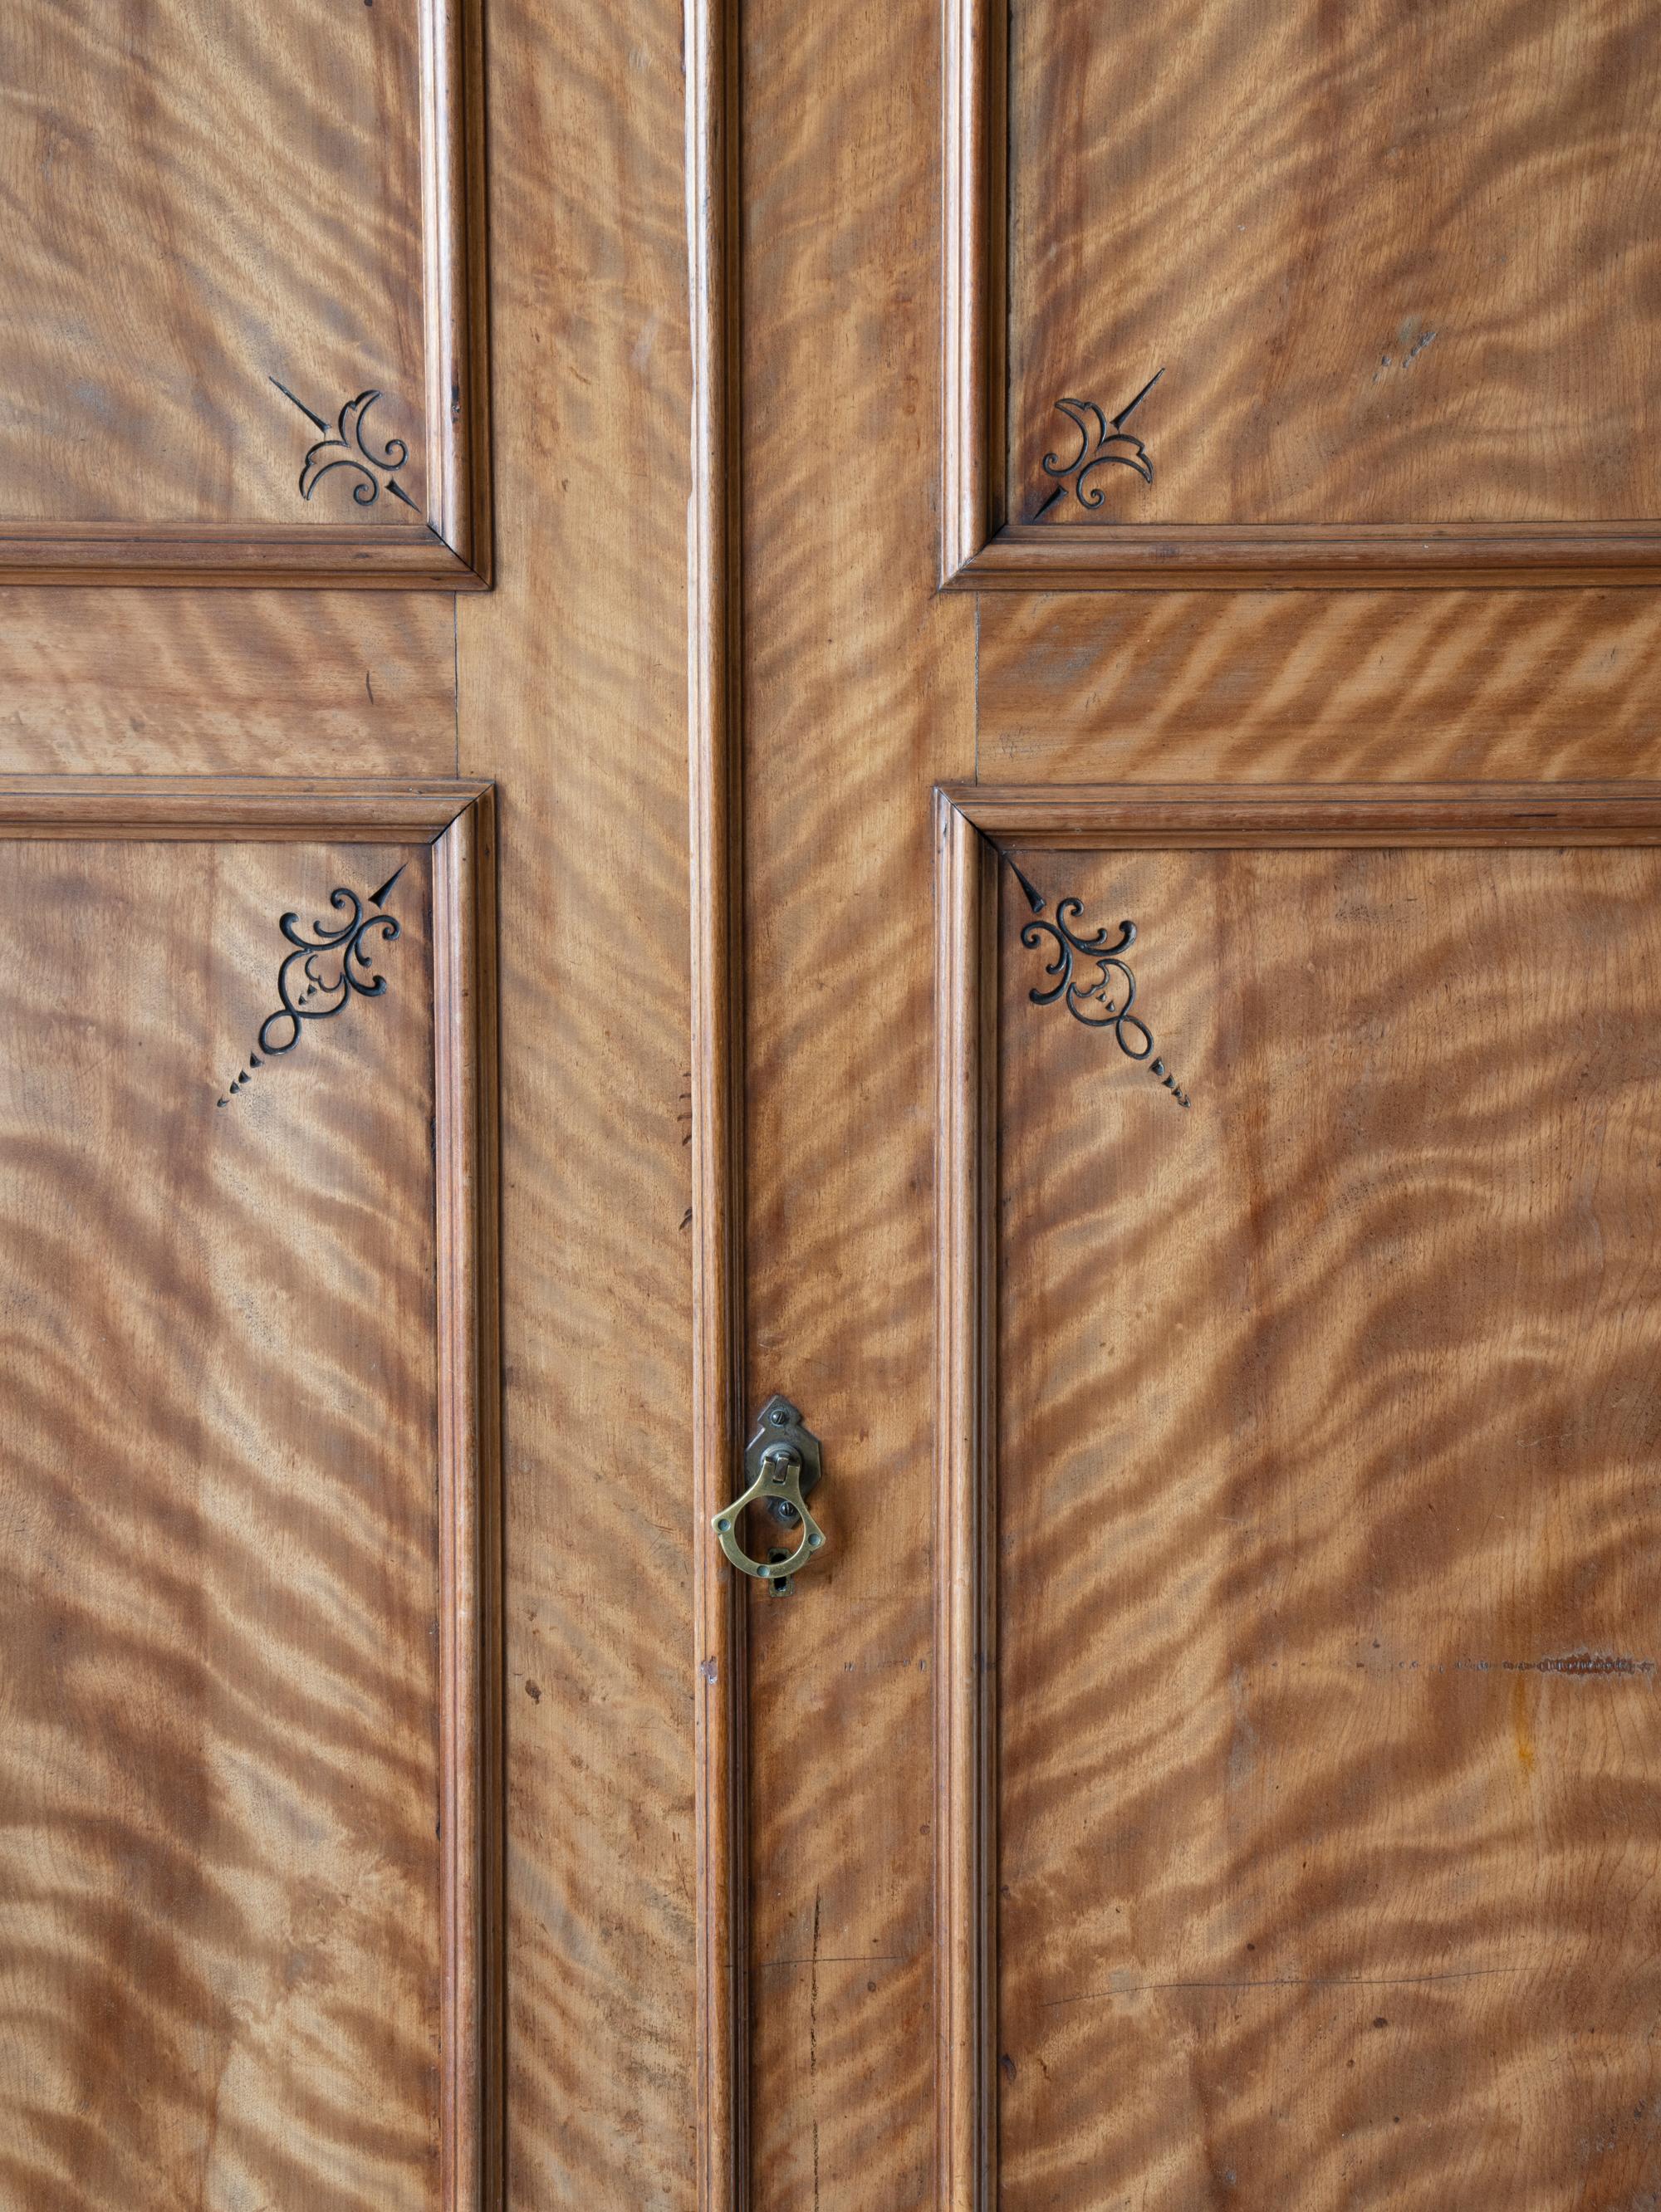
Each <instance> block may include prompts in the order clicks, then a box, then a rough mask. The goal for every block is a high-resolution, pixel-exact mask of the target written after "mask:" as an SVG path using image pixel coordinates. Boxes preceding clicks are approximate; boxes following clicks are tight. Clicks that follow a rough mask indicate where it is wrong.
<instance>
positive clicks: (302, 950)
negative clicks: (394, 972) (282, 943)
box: [219, 866, 404, 1106]
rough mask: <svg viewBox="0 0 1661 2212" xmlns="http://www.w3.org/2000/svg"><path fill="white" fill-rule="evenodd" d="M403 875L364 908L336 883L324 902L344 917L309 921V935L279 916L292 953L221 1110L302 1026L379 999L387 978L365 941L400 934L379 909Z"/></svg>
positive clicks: (293, 919)
mask: <svg viewBox="0 0 1661 2212" xmlns="http://www.w3.org/2000/svg"><path fill="white" fill-rule="evenodd" d="M403 872H404V870H403V868H402V867H401V866H400V867H398V868H395V869H394V870H393V872H392V874H391V875H390V876H388V877H387V878H386V882H385V883H384V884H381V886H380V890H374V891H371V892H370V893H369V897H368V909H366V908H365V905H364V902H363V901H362V899H361V898H359V896H357V893H356V891H351V890H346V888H345V887H344V884H339V885H337V886H336V888H335V889H334V890H332V891H331V892H330V894H329V903H330V905H331V906H332V907H333V908H334V909H335V911H336V913H337V914H338V915H342V916H344V919H343V920H342V921H339V922H338V923H335V922H332V921H313V924H312V926H311V929H310V932H309V933H307V931H306V930H304V929H302V927H301V921H300V916H299V915H297V914H285V915H283V917H282V919H281V920H280V921H279V922H278V923H277V927H278V928H279V929H280V930H281V931H282V933H283V936H284V937H285V938H286V939H288V941H289V944H290V945H292V946H293V947H294V950H293V951H291V952H288V953H285V954H284V955H283V961H282V963H281V965H280V966H279V967H278V969H277V998H278V999H279V1000H280V1001H281V1004H280V1005H278V1006H277V1007H276V1009H275V1010H274V1011H273V1012H271V1013H269V1014H267V1015H266V1017H265V1020H264V1021H263V1022H262V1023H261V1024H260V1025H259V1044H258V1049H257V1050H255V1051H253V1052H251V1053H250V1054H249V1055H248V1061H247V1065H246V1067H244V1068H242V1069H241V1070H240V1072H239V1073H238V1074H237V1075H236V1077H235V1078H234V1080H233V1081H232V1082H231V1083H230V1084H229V1085H228V1086H227V1088H226V1092H225V1096H224V1097H222V1098H221V1100H220V1101H219V1103H220V1104H221V1105H222V1106H228V1105H229V1104H230V1103H231V1100H232V1099H233V1098H234V1097H235V1096H236V1094H237V1092H238V1091H240V1090H241V1089H242V1088H243V1086H244V1085H246V1083H248V1082H249V1081H250V1080H251V1079H252V1075H253V1073H254V1070H255V1069H256V1068H257V1067H260V1066H264V1064H265V1060H275V1059H277V1057H278V1056H279V1055H280V1054H283V1053H285V1052H292V1051H293V1049H294V1048H295V1045H297V1044H298V1043H299V1042H300V1037H301V1028H302V1025H303V1024H305V1023H307V1022H322V1021H327V1020H328V1019H329V1018H330V1017H331V1016H332V1015H333V1014H338V1013H339V1012H340V1011H341V1009H342V1008H343V1007H344V1006H347V1005H349V1004H350V1001H351V1000H352V999H353V998H355V997H356V998H361V999H378V998H379V997H380V994H381V993H382V992H383V991H384V990H385V989H386V977H385V976H384V975H378V974H377V973H376V972H375V969H374V953H373V951H372V950H371V948H370V946H369V944H368V939H370V938H371V937H373V936H379V937H380V938H381V939H383V940H384V941H385V942H386V943H387V944H391V942H392V939H394V938H395V937H397V936H398V935H399V921H398V918H397V916H396V915H390V914H384V913H382V912H381V910H380V909H381V908H383V907H384V906H385V904H386V897H387V895H388V893H389V892H390V891H391V890H392V885H393V884H395V883H396V882H397V881H398V879H399V877H400V876H401V875H402V874H403Z"/></svg>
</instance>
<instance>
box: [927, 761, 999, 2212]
mask: <svg viewBox="0 0 1661 2212" xmlns="http://www.w3.org/2000/svg"><path fill="white" fill-rule="evenodd" d="M934 835H935V861H934V866H935V878H934V882H935V900H934V927H935V939H936V945H935V967H936V971H937V973H938V975H939V976H940V998H939V1001H938V1006H937V1013H936V1062H935V1083H936V1096H935V1154H934V1224H935V1255H934V1360H935V1384H936V1391H937V1402H936V1407H935V1416H934V1420H935V1427H934V1453H935V1462H934V1467H935V1471H934V1480H935V1515H936V1535H935V1548H936V1557H937V1562H938V1564H937V1566H936V1570H935V1601H934V1604H935V1644H934V1673H935V1680H934V1805H935V1816H936V1822H937V1829H936V1834H935V1838H934V1847H935V1858H934V1868H935V1872H934V1975H935V1995H934V2045H935V2060H934V2097H935V2123H934V2126H935V2136H934V2200H933V2201H934V2205H935V2206H936V2207H937V2208H938V2212H980V2208H982V2207H984V2206H986V2205H988V2204H989V2203H992V2202H993V2201H994V2190H995V2183H994V2176H995V2173H996V2171H997V2104H996V2089H995V2080H996V2077H995V2073H994V2070H993V2063H992V2061H993V2041H994V2038H993V2029H994V2026H995V2022H994V2021H993V2018H992V2002H993V1991H994V1989H995V1983H996V1975H997V1935H996V1930H997V1905H996V1900H995V1866H996V1850H997V1842H996V1838H997V1783H996V1771H995V1765H994V1760H995V1733H994V1731H995V1706H994V1700H993V1696H992V1686H993V1684H994V1683H995V1680H996V1671H997V1605H996V1594H997V1563H996V1557H995V1552H994V1551H993V1549H992V1545H993V1542H994V1539H995V1532H996V1528H997V1474H998V1462H997V1451H996V1442H995V1426H996V1421H997V1308H998V1298H997V1285H998V1274H997V1268H998V1249H997V1237H998V1228H997V1214H998V1196H997V1084H998V1036H997V1020H998V1006H997V994H996V990H995V987H990V986H992V985H993V984H994V983H995V976H996V972H997V919H998V855H997V852H996V848H995V847H994V846H993V845H992V843H991V842H990V841H989V839H987V838H985V837H983V836H980V835H979V833H978V832H977V830H976V829H975V828H974V825H973V824H972V823H970V820H969V817H967V815H965V814H964V813H963V812H962V811H961V810H960V809H959V808H958V807H956V806H954V805H952V802H951V800H950V799H948V798H946V795H945V794H944V793H940V795H939V797H938V799H937V802H936V806H935V816H934Z"/></svg>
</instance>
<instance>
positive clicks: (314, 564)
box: [0, 0, 489, 589]
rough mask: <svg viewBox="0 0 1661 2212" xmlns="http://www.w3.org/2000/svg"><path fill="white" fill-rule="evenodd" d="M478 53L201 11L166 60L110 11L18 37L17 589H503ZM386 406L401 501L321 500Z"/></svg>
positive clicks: (1, 437) (373, 28) (425, 14)
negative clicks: (359, 429) (493, 578)
mask: <svg viewBox="0 0 1661 2212" xmlns="http://www.w3.org/2000/svg"><path fill="white" fill-rule="evenodd" d="M0 83H3V84H4V85H5V87H6V88H7V92H6V99H7V103H8V106H9V111H10V127H9V129H8V130H7V131H5V132H3V134H0V142H3V145H4V148H5V149H6V153H5V154H4V155H0V191H3V194H4V197H5V199H6V201H7V204H8V205H9V210H10V214H11V218H12V220H11V222H10V223H9V228H8V231H7V238H8V241H9V243H8V246H7V249H6V255H5V259H6V264H7V270H8V277H9V281H8V283H7V284H6V285H5V286H4V287H3V288H0V293H3V301H4V306H3V307H0V363H3V368H4V386H5V390H6V392H7V399H6V404H5V406H4V408H3V409H0V517H3V520H0V570H9V571H11V572H13V573H14V574H19V575H26V576H28V577H30V578H32V579H33V580H39V581H44V582H55V581H60V580H76V579H77V578H79V579H80V580H85V581H97V582H110V581H129V582H133V581H159V582H165V581H167V580H173V579H177V578H183V577H198V578H200V579H202V580H216V581H221V582H233V583H246V582H249V581H259V580H265V581H282V580H286V579H288V578H289V577H293V578H295V580H301V581H305V580H311V581H319V580H338V581H342V582H348V581H350V582H375V581H388V582H402V583H404V584H405V585H409V584H416V583H423V582H425V583H435V582H436V583H442V584H446V585H447V586H449V587H450V588H451V589H460V588H466V587H469V586H474V585H477V584H478V582H479V581H481V580H482V579H483V577H484V574H486V573H488V558H489V508H488V481H487V478H488V470H487V468H486V465H485V464H486V450H485V449H486V425H487V417H486V412H485V380H484V355H483V335H484V307H483V266H482V253H481V241H482V232H481V228H480V226H481V220H482V218H481V215H480V211H479V192H478V173H479V163H480V158H481V139H480V120H479V115H478V98H477V85H478V23H477V18H476V13H475V11H474V10H473V9H472V7H471V6H470V5H465V4H464V0H380V5H379V6H378V7H374V6H371V7H366V8H352V9H347V8H342V7H339V6H337V5H335V4H333V0H302V4H301V6H300V7H298V8H297V9H289V10H288V11H287V12H286V13H285V15H284V16H283V21H282V25H281V33H280V35H279V34H278V31H277V27H276V26H275V25H274V24H272V23H271V22H269V21H267V20H266V19H265V17H263V16H258V15H253V16H251V15H247V14H246V12H245V11H241V10H239V9H230V8H227V7H222V6H213V7H210V9H208V10H207V11H206V13H205V14H204V10H203V9H202V8H200V7H199V6H195V5H186V4H184V0H161V4H158V5H155V6H153V7H151V8H149V9H147V10H146V11H145V15H144V20H143V29H142V38H140V37H139V36H138V35H137V33H136V31H135V29H134V27H133V26H132V24H131V22H130V21H129V20H128V19H127V18H125V17H119V16H118V17H112V16H111V15H109V12H108V11H107V10H106V9H100V8H99V7H96V6H94V5H92V4H90V0H70V4H67V5H66V4H62V0H21V4H20V5H18V6H17V7H15V8H13V9H9V10H8V12H7V15H6V20H5V22H4V25H3V26H0ZM228 145H234V147H235V149H236V158H235V160H234V161H227V160H226V159H225V158H224V149H225V148H226V147H227V146H228ZM277 386H283V387H285V388H286V393H287V394H291V395H292V397H288V396H285V392H284V391H283V390H279V389H277ZM363 392H376V393H379V394H380V397H379V398H377V399H376V400H375V401H374V404H373V407H372V408H371V409H370V410H369V411H368V416H366V418H365V423H364V431H365V442H366V444H367V446H368V448H369V450H370V451H371V452H372V453H374V455H375V457H376V458H377V459H379V458H381V457H382V456H384V454H385V453H386V448H387V446H388V444H389V441H394V440H396V441H401V442H402V444H403V445H404V447H406V448H407V451H406V453H405V457H404V459H403V460H402V461H401V462H400V463H399V466H398V468H397V471H396V481H397V483H399V487H400V489H402V491H403V492H404V493H405V499H402V500H400V499H399V498H398V497H397V496H395V495H393V493H392V491H391V490H390V489H381V490H380V491H379V493H378V495H376V496H374V497H373V498H370V499H368V500H366V501H362V502H360V501H358V500H357V499H356V496H355V495H356V492H357V491H359V490H365V489H368V486H369V485H371V484H378V483H381V482H383V480H384V477H385V475H386V474H390V473H392V471H382V472H380V473H379V474H378V473H377V472H376V471H371V470H362V471H359V470H356V469H354V468H353V467H351V466H350V465H345V466H338V467H337V468H335V469H334V471H332V473H331V474H329V475H326V476H325V477H322V478H320V479H319V482H318V483H317V484H316V486H315V488H314V489H313V492H312V494H311V496H310V497H309V498H307V497H302V495H301V488H300V479H301V468H302V464H303V462H304V460H305V459H306V456H307V451H308V449H309V448H311V447H313V446H315V445H316V444H317V443H318V441H319V439H320V438H321V437H322V436H324V435H331V436H333V435H338V418H339V417H340V411H341V410H342V408H343V407H344V405H345V404H346V403H347V402H348V401H350V400H351V399H352V398H354V397H355V396H356V395H357V394H359V393H363ZM302 410H308V411H309V413H310V415H311V416H313V418H315V419H314V420H311V421H308V420H307V412H305V411H302ZM318 422H322V423H323V424H324V425H325V426H326V428H325V430H319V428H318V427H317V423H318ZM347 435H349V436H350V433H348V434H347ZM346 450H350V451H351V452H352V453H353V456H354V459H355V458H356V448H355V447H352V448H348V449H343V457H344V451H346ZM326 458H327V457H326Z"/></svg>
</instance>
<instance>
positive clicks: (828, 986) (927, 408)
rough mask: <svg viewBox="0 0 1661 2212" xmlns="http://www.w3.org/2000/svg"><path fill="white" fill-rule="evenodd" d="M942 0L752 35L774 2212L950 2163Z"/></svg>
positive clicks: (753, 1632) (968, 697)
mask: <svg viewBox="0 0 1661 2212" xmlns="http://www.w3.org/2000/svg"><path fill="white" fill-rule="evenodd" d="M940 32H941V25H940V13H939V10H938V9H936V8H935V7H934V6H933V5H932V4H928V0H900V4H898V5H897V6H886V7H884V8H880V9H877V8H870V7H863V6H861V7H855V8H849V9H832V10H828V11H824V12H822V13H821V14H820V15H818V16H816V17H815V18H814V19H813V20H812V21H811V22H807V21H806V20H805V19H804V17H803V15H802V12H801V10H800V9H799V8H796V7H793V6H790V5H788V4H781V0H764V4H762V5H749V6H746V7H745V10H744V48H743V53H742V57H741V73H740V74H741V85H742V92H743V112H742V117H741V120H740V126H739V127H740V131H741V134H742V135H741V142H740V152H741V162H742V175H743V179H744V191H743V198H744V205H745V223H744V230H743V238H742V252H743V296H744V300H745V317H744V354H743V372H744V374H743V404H742V434H743V452H742V469H743V493H744V534H743V561H744V617H745V619H744V648H743V662H742V671H741V673H742V682H743V687H744V700H743V714H744V757H745V790H744V859H745V868H744V874H745V886H746V890H745V1037H746V1050H745V1066H746V1080H747V1093H746V1098H745V1194H746V1225H745V1261H746V1291H745V1346H746V1372H747V1385H746V1400H747V1403H746V1407H745V1410H746V1413H752V1412H753V1411H754V1410H755V1409H756V1408H757V1407H758V1406H759V1405H760V1404H761V1403H762V1402H763V1401H764V1400H765V1398H766V1397H767V1396H768V1395H770V1393H771V1392H772V1391H774V1390H781V1391H783V1392H785V1393H787V1394H788V1396H789V1398H790V1400H791V1401H792V1402H793V1403H794V1404H795V1405H797V1406H799V1407H801V1409H802V1411H803V1413H804V1414H805V1416H806V1419H807V1421H808V1424H809V1425H810V1426H811V1427H812V1429H813V1431H814V1432H815V1433H816V1434H817V1435H818V1436H819V1437H821V1438H822V1439H823V1442H824V1483H823V1486H822V1497H823V1512H822V1514H821V1513H820V1511H819V1504H818V1499H819V1496H820V1493H818V1492H816V1494H815V1501H816V1502H815V1509H814V1510H815V1514H816V1517H818V1518H820V1519H821V1520H822V1522H823V1525H824V1530H825V1534H826V1539H827V1541H826V1547H825V1551H824V1558H823V1560H822V1562H820V1563H818V1564H816V1565H815V1566H814V1567H813V1570H812V1572H811V1573H810V1574H806V1575H804V1576H802V1577H800V1581H799V1583H798V1585H797V1588H796V1589H795V1591H794V1593H793V1595H791V1596H790V1597H788V1598H787V1599H784V1600H776V1599H773V1598H771V1597H767V1596H764V1595H760V1594H759V1593H757V1592H754V1591H746V1592H745V1603H746V1605H747V1607H748V1611H749V1614H750V1623H749V1627H750V1647H749V1648H750V1706H749V1725H750V1742H749V1759H748V1768H749V1785H750V1801H751V1818H750V1824H749V1853H750V1867H751V1887H750V1928H751V1944H750V1951H751V2053H752V2074H751V2204H752V2208H753V2212H800V2208H807V2207H812V2206H815V2205H817V2206H818V2207H819V2208H821V2212H832V2208H837V2212H863V2208H866V2207H869V2208H870V2212H888V2208H891V2207H893V2206H896V2205H913V2204H916V2203H920V2202H922V2201H923V2199H924V2198H925V2197H926V2195H927V2192H928V2188H929V2185H930V2172H931V2168H932V2164H933V2158H934V2143H933V2136H934V2019H933V2008H934V1959H933V1954H932V1944H931V1940H930V1927H931V1920H930V1916H931V1892H932V1888H933V1881H934V1850H935V1842H934V1826H935V1820H936V1813H935V1808H934V1796H933V1778H932V1773H931V1761H930V1753H929V1745H930V1741H931V1736H932V1721H933V1709H934V1681H933V1676H932V1672H931V1651H930V1631H931V1623H932V1593H933V1577H934V1534H935V1531H934V1503H933V1483H932V1480H931V1470H932V1457H933V1443H932V1436H933V1425H934V1390H933V1383H932V1376H931V1367H930V1359H929V1346H930V1340H931V1334H932V1318H933V1317H932V1310H931V1300H930V1294H929V1283H930V1266H931V1255H932V1247H933V1220H932V1203H931V1184H932V1168H933V1150H934V1143H933V1133H932V1127H931V1123H932V1119H933V1116H932V1111H931V1107H930V1102H931V1100H932V1097H933V1085H932V1074H933V1054H932V1046H931V1037H930V1012H929V1010H930V1006H931V1001H932V993H933V973H934V950H933V943H934V941H933V935H932V932H931V930H930V927H929V881H930V862H931V851H930V848H931V842H932V812H933V801H932V796H931V787H932V785H933V783H934V781H935V780H936V779H937V778H938V777H940V775H947V774H967V773H968V772H969V771H970V768H971V766H972V758H973V726H972V717H973V701H972V693H971V688H970V687H971V683H972V671H973V635H972V623H971V622H970V619H969V617H970V608H969V606H968V605H967V604H966V603H965V602H964V600H962V599H939V598H937V597H936V595H935V591H934V586H935V582H936V577H937V573H938V571H937V560H938V519H937V516H936V514H935V513H934V507H933V495H932V493H931V490H930V489H929V487H930V486H931V484H932V483H933V482H934V471H935V468H936V465H937V464H936V460H935V454H936V451H937V440H938V435H939V429H938V425H939V410H938V405H937V400H936V396H935V395H936V392H937V386H938V378H939V375H940V367H939V363H940V336H939V333H940V271H939V266H938V248H937V240H938V234H939V222H940V193H941V177H940V145H939V130H940V107H939V98H940V70H941V63H942V54H941V46H940Z"/></svg>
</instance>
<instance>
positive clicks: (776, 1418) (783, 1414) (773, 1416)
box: [767, 1406, 796, 1429]
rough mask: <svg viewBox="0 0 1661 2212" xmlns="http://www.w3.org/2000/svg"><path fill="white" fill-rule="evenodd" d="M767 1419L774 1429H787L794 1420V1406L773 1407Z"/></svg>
mask: <svg viewBox="0 0 1661 2212" xmlns="http://www.w3.org/2000/svg"><path fill="white" fill-rule="evenodd" d="M767 1418H768V1419H769V1420H770V1422H771V1423H772V1425H773V1426H774V1427H775V1428H776V1429H788V1427H789V1425H790V1424H791V1423H792V1421H794V1419H796V1409H795V1407H794V1406H775V1407H774V1408H773V1410H772V1412H771V1413H769V1415H768V1416H767Z"/></svg>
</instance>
